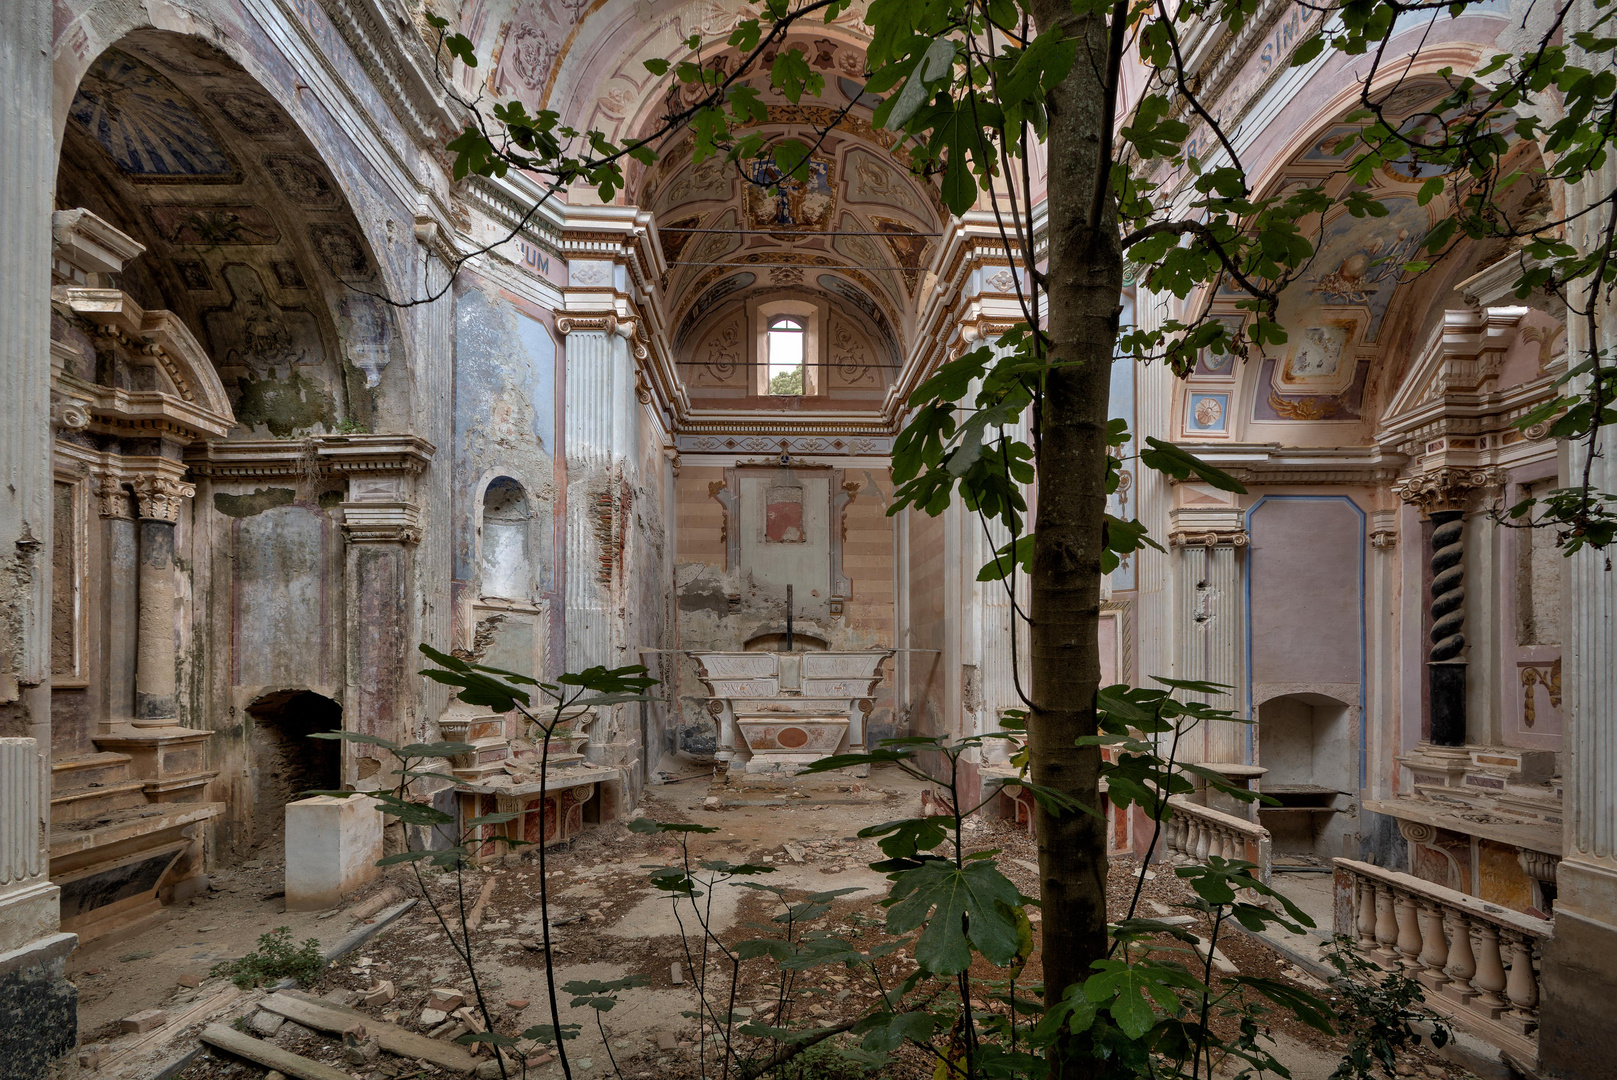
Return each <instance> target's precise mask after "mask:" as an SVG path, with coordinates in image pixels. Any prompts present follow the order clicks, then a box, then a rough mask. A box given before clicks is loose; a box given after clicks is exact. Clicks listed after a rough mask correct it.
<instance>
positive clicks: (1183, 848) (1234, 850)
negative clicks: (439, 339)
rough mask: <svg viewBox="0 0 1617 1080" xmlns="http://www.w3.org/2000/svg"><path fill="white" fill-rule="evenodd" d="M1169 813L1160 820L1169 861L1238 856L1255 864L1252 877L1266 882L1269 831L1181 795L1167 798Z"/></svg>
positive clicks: (1196, 860) (1191, 860)
mask: <svg viewBox="0 0 1617 1080" xmlns="http://www.w3.org/2000/svg"><path fill="white" fill-rule="evenodd" d="M1168 806H1169V807H1171V808H1172V810H1173V814H1172V815H1171V816H1170V817H1169V818H1168V819H1167V820H1166V821H1164V822H1163V823H1162V836H1163V844H1164V847H1165V848H1166V851H1165V853H1164V857H1165V858H1167V859H1169V860H1172V861H1183V862H1206V861H1207V859H1208V857H1209V856H1212V855H1216V856H1218V857H1219V858H1222V859H1241V860H1244V861H1245V862H1249V863H1252V864H1253V865H1254V866H1256V867H1257V868H1258V869H1257V872H1256V873H1255V874H1254V876H1255V877H1256V878H1257V879H1258V880H1259V881H1262V882H1263V883H1264V884H1265V885H1267V884H1268V883H1269V873H1270V860H1269V852H1270V839H1269V830H1268V829H1265V828H1264V827H1263V826H1262V825H1258V824H1255V823H1253V822H1251V821H1248V820H1246V819H1245V818H1239V817H1236V816H1235V815H1234V814H1226V813H1224V812H1223V811H1221V810H1214V809H1213V808H1212V807H1210V806H1203V805H1202V804H1201V803H1197V802H1191V801H1190V800H1189V799H1188V798H1186V797H1185V796H1183V795H1173V796H1170V797H1169V799H1168Z"/></svg>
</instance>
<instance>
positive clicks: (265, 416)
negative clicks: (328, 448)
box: [236, 371, 337, 437]
mask: <svg viewBox="0 0 1617 1080" xmlns="http://www.w3.org/2000/svg"><path fill="white" fill-rule="evenodd" d="M237 385H238V386H239V387H240V390H241V397H240V399H239V400H238V401H237V402H236V419H237V420H239V421H240V422H241V423H243V424H254V425H260V424H261V425H263V426H264V427H266V428H268V429H269V431H270V434H272V435H280V436H283V437H284V436H287V435H293V434H296V433H298V432H302V431H309V430H311V429H312V428H314V427H315V425H317V424H318V425H323V426H324V427H325V428H326V430H328V431H329V430H332V429H334V428H335V427H336V426H337V403H336V401H335V399H333V398H332V396H331V391H329V390H328V389H326V387H324V386H322V385H321V384H320V383H318V382H316V381H315V380H313V379H311V378H309V377H308V376H306V375H303V374H302V373H301V372H297V371H294V372H292V373H291V374H290V375H288V376H287V377H286V378H284V379H282V378H278V377H277V376H274V375H266V376H265V377H263V378H262V379H255V378H252V377H250V376H249V377H244V378H242V379H241V380H240V382H239V383H238V384H237Z"/></svg>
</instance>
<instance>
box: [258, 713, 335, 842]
mask: <svg viewBox="0 0 1617 1080" xmlns="http://www.w3.org/2000/svg"><path fill="white" fill-rule="evenodd" d="M246 712H247V719H248V733H247V742H248V754H249V758H248V768H249V770H250V771H251V773H252V778H253V786H252V792H253V813H252V816H251V825H250V827H249V829H248V830H247V831H248V833H249V836H248V837H246V838H245V839H246V843H245V844H242V845H241V846H240V847H239V848H238V854H240V855H247V854H249V853H251V852H254V851H259V850H262V849H264V847H265V845H273V844H274V843H276V842H278V841H279V839H280V838H281V837H282V836H283V835H284V832H285V829H286V804H287V803H289V802H293V801H295V800H297V799H301V798H303V797H304V796H305V793H306V792H310V791H331V790H335V789H336V788H337V787H338V786H339V785H340V784H341V783H342V746H343V744H342V741H341V740H339V739H316V738H313V736H314V735H316V734H319V733H323V732H332V731H341V730H342V706H341V705H339V704H338V703H337V702H335V701H333V700H332V699H331V698H329V697H326V696H325V695H323V694H319V693H316V692H315V691H313V690H308V689H303V688H297V687H292V688H288V689H284V690H275V691H271V692H270V693H267V694H264V695H262V696H260V697H259V698H257V699H256V700H255V701H253V703H252V704H251V705H248V706H247V710H246ZM238 835H239V834H238ZM264 854H266V855H270V856H271V857H272V858H278V857H279V854H280V853H279V852H275V853H273V854H271V852H268V851H265V852H264Z"/></svg>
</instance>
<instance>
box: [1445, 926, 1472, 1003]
mask: <svg viewBox="0 0 1617 1080" xmlns="http://www.w3.org/2000/svg"><path fill="white" fill-rule="evenodd" d="M1449 920H1450V921H1449V959H1448V963H1446V964H1444V965H1443V973H1444V974H1445V975H1447V976H1448V977H1449V979H1450V980H1451V981H1450V982H1449V983H1448V984H1447V985H1446V986H1445V987H1444V988H1443V992H1444V993H1445V994H1446V995H1447V996H1449V997H1451V998H1455V999H1456V1000H1458V1001H1460V1002H1461V1003H1465V1002H1468V1001H1470V999H1471V998H1472V996H1473V995H1474V993H1475V991H1473V990H1472V989H1471V979H1472V978H1473V977H1474V976H1475V975H1476V973H1477V958H1476V954H1475V953H1473V952H1472V951H1471V920H1470V919H1469V918H1467V917H1466V915H1465V913H1464V912H1462V911H1451V912H1449Z"/></svg>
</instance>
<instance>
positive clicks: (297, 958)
mask: <svg viewBox="0 0 1617 1080" xmlns="http://www.w3.org/2000/svg"><path fill="white" fill-rule="evenodd" d="M325 966H326V958H325V957H323V956H321V955H320V942H319V941H317V940H315V939H314V938H309V939H308V940H306V941H305V942H304V943H303V944H302V945H298V946H294V945H293V944H292V928H291V927H290V926H277V927H276V928H275V929H274V930H271V931H270V932H269V933H267V934H262V935H260V936H259V938H258V948H256V949H254V950H253V951H252V952H250V953H248V954H247V955H246V956H244V957H242V958H241V959H240V960H226V961H223V962H222V963H219V964H215V965H214V967H213V970H212V971H211V972H209V974H211V975H223V976H224V977H225V978H227V979H229V980H230V981H231V982H233V983H235V984H236V985H237V986H239V987H241V988H242V989H243V990H250V989H252V988H253V987H255V986H263V985H264V984H265V983H270V982H278V981H280V980H281V979H286V978H292V979H296V980H297V981H298V985H299V986H308V985H309V984H310V983H312V982H314V980H315V978H316V977H317V976H318V975H319V974H320V972H321V969H323V968H324V967H325Z"/></svg>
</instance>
